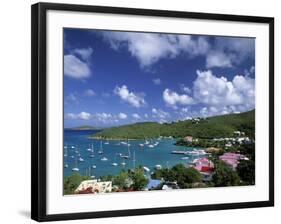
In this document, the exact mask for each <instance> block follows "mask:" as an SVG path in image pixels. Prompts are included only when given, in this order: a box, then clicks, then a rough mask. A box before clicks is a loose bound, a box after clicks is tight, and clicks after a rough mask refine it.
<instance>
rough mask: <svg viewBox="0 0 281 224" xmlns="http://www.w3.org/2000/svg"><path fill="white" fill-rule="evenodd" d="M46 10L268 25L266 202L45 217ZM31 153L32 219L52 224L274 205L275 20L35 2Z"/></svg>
mask: <svg viewBox="0 0 281 224" xmlns="http://www.w3.org/2000/svg"><path fill="white" fill-rule="evenodd" d="M48 10H58V11H60V10H63V11H75V12H88V13H90V12H100V13H111V14H123V15H140V16H156V17H159V16H161V17H169V18H173V17H174V18H191V19H205V20H216V21H234V22H253V23H264V24H268V25H269V34H268V35H269V76H270V77H269V121H268V123H269V164H270V165H269V183H268V186H269V200H267V201H256V202H243V203H226V204H211V205H210V204H209V205H196V206H177V207H160V208H149V209H147V208H146V209H131V210H114V211H99V212H85V213H68V214H54V215H48V214H47V213H46V175H47V173H46V172H47V170H46V144H47V138H46V128H47V120H46V118H47V114H46V96H47V94H46V83H47V82H46V81H47V80H46V69H47V68H46V47H47V46H46V35H47V33H46V18H47V16H46V13H47V11H48ZM31 15H32V16H31V25H32V31H31V36H32V39H31V41H32V47H31V52H32V54H31V59H32V65H31V73H32V83H31V86H32V90H31V93H32V94H31V95H32V105H31V111H32V114H31V121H32V123H31V126H32V133H31V136H32V140H31V143H32V154H31V161H32V164H31V176H32V180H31V196H32V197H31V218H32V219H34V220H36V221H54V220H70V219H72V220H73V219H86V218H102V217H116V216H132V215H148V214H161V213H177V212H193V211H206V210H222V209H238V208H254V207H267V206H274V18H270V17H254V16H240V15H224V14H211V13H194V12H183V11H164V10H151V9H137V8H119V7H103V6H89V5H73V4H56V3H37V4H34V5H32V14H31Z"/></svg>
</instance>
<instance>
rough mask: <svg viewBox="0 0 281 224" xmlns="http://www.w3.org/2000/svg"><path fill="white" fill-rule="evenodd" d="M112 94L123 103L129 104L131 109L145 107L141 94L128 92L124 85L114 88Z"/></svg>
mask: <svg viewBox="0 0 281 224" xmlns="http://www.w3.org/2000/svg"><path fill="white" fill-rule="evenodd" d="M114 93H115V94H116V95H118V96H119V97H120V98H121V99H122V100H123V101H125V102H127V103H129V104H130V105H131V106H133V107H137V108H139V107H142V106H144V105H146V102H145V100H144V97H143V96H142V95H141V94H137V93H134V92H130V91H129V90H128V88H127V86H126V85H123V86H121V87H119V86H116V87H115V89H114Z"/></svg>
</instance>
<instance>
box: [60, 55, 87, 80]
mask: <svg viewBox="0 0 281 224" xmlns="http://www.w3.org/2000/svg"><path fill="white" fill-rule="evenodd" d="M64 74H65V75H66V76H69V77H71V78H75V79H84V78H88V77H90V75H91V71H90V68H89V66H88V64H87V63H85V62H83V61H81V60H80V59H79V58H77V57H76V56H74V55H71V54H69V55H65V56H64Z"/></svg>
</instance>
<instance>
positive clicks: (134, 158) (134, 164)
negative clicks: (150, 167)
mask: <svg viewBox="0 0 281 224" xmlns="http://www.w3.org/2000/svg"><path fill="white" fill-rule="evenodd" d="M133 167H134V170H135V169H136V151H135V150H134V156H133Z"/></svg>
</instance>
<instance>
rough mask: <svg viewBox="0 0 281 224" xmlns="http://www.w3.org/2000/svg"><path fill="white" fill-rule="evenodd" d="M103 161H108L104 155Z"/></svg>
mask: <svg viewBox="0 0 281 224" xmlns="http://www.w3.org/2000/svg"><path fill="white" fill-rule="evenodd" d="M100 160H101V161H107V160H108V159H107V158H106V157H105V156H104V157H102V158H101V159H100Z"/></svg>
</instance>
